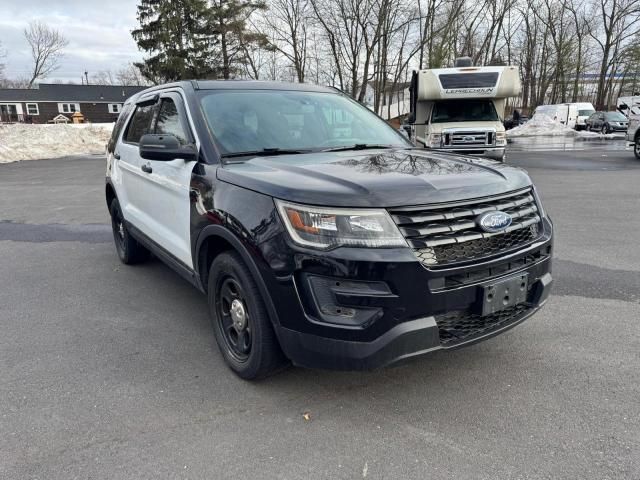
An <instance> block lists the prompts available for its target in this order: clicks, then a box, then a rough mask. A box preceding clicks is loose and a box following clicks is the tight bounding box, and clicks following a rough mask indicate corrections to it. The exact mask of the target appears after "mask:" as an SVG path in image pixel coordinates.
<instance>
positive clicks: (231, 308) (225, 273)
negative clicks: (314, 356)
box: [207, 251, 286, 380]
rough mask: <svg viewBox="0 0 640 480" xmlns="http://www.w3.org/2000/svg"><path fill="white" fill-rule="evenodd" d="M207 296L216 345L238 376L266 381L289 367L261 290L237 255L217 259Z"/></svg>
mask: <svg viewBox="0 0 640 480" xmlns="http://www.w3.org/2000/svg"><path fill="white" fill-rule="evenodd" d="M207 293H208V300H209V311H210V313H211V320H212V323H213V331H214V334H215V337H216V342H217V344H218V347H219V348H220V352H221V353H222V356H223V357H224V360H225V362H226V363H227V365H229V367H231V369H232V370H233V371H234V372H235V373H236V374H237V375H238V376H240V377H241V378H244V379H247V380H253V379H258V378H264V377H267V376H269V375H271V374H273V373H276V372H277V371H279V370H280V369H281V368H282V367H283V366H284V365H285V364H286V359H285V357H284V355H283V354H282V351H281V350H280V345H279V343H278V339H277V338H276V335H275V332H274V330H273V325H272V324H271V319H270V318H269V315H268V313H267V309H266V306H265V302H264V299H263V298H262V294H261V293H260V289H259V288H258V286H257V284H256V281H255V279H254V278H253V275H252V273H251V271H250V270H249V268H248V267H247V265H246V264H245V263H244V261H243V260H242V258H241V257H240V255H239V254H238V253H236V252H231V251H228V252H223V253H221V254H219V255H218V256H217V257H216V258H215V260H214V261H213V262H212V264H211V268H210V269H209V279H208V292H207Z"/></svg>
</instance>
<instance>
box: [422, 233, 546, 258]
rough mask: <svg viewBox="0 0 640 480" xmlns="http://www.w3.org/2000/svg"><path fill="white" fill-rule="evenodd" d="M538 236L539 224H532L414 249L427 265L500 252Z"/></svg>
mask: <svg viewBox="0 0 640 480" xmlns="http://www.w3.org/2000/svg"><path fill="white" fill-rule="evenodd" d="M537 236H538V226H537V225H531V226H530V227H527V228H522V229H519V230H514V231H512V232H509V233H504V234H501V235H496V236H493V237H488V238H479V239H478V240H470V241H468V242H463V243H450V244H448V245H440V246H435V247H426V248H419V249H416V250H414V252H415V254H416V256H417V257H418V258H419V259H420V261H421V262H422V263H424V264H426V265H435V264H439V265H442V264H447V263H455V262H461V261H465V260H473V259H474V258H480V257H484V256H489V255H493V254H495V253H500V252H502V251H503V250H511V249H512V248H514V247H517V246H519V245H523V244H526V243H528V242H530V241H532V240H535V239H536V237H537Z"/></svg>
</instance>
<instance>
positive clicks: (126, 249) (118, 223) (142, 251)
mask: <svg viewBox="0 0 640 480" xmlns="http://www.w3.org/2000/svg"><path fill="white" fill-rule="evenodd" d="M110 211H111V229H112V230H113V242H114V243H115V245H116V251H117V252H118V257H119V258H120V261H121V262H122V263H124V264H127V265H132V264H134V263H140V262H144V261H145V260H146V259H148V258H149V250H147V249H146V248H145V247H143V246H142V245H141V244H140V243H139V242H138V241H137V240H136V239H135V238H133V237H132V236H131V234H130V233H129V232H128V230H127V224H126V223H125V221H124V216H123V215H122V210H121V208H120V203H119V202H118V200H117V199H114V200H113V201H112V202H111V209H110Z"/></svg>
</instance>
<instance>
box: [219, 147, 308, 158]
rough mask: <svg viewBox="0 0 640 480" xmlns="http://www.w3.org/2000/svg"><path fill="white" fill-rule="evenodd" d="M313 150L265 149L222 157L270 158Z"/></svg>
mask: <svg viewBox="0 0 640 480" xmlns="http://www.w3.org/2000/svg"><path fill="white" fill-rule="evenodd" d="M310 151H311V150H294V149H288V148H263V149H262V150H248V151H246V152H231V153H223V154H222V155H220V156H221V157H222V158H236V157H269V156H275V155H297V154H299V153H309V152H310Z"/></svg>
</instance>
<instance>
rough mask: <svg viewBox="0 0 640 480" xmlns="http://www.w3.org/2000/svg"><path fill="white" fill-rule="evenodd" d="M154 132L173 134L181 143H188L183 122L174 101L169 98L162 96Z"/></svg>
mask: <svg viewBox="0 0 640 480" xmlns="http://www.w3.org/2000/svg"><path fill="white" fill-rule="evenodd" d="M155 133H164V134H167V135H175V136H176V137H177V138H178V140H179V141H180V143H181V144H182V145H186V144H187V143H189V140H188V136H187V134H186V129H185V124H184V121H183V119H182V118H181V116H180V114H179V113H178V108H177V106H176V104H175V102H174V101H173V100H172V99H171V98H163V99H162V103H161V104H160V110H159V112H158V119H157V121H156V128H155Z"/></svg>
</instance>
